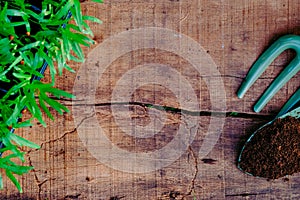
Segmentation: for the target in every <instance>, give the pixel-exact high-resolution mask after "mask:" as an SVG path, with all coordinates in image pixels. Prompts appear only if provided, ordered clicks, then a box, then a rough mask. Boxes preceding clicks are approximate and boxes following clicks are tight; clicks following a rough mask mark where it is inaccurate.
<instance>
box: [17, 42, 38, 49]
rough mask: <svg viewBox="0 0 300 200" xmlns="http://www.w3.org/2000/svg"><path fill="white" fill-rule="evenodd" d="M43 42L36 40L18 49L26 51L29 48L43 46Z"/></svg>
mask: <svg viewBox="0 0 300 200" xmlns="http://www.w3.org/2000/svg"><path fill="white" fill-rule="evenodd" d="M41 44H42V42H41V41H36V42H33V43H31V44H27V45H25V46H24V47H22V48H20V49H18V51H25V50H28V49H32V48H34V47H39V46H41Z"/></svg>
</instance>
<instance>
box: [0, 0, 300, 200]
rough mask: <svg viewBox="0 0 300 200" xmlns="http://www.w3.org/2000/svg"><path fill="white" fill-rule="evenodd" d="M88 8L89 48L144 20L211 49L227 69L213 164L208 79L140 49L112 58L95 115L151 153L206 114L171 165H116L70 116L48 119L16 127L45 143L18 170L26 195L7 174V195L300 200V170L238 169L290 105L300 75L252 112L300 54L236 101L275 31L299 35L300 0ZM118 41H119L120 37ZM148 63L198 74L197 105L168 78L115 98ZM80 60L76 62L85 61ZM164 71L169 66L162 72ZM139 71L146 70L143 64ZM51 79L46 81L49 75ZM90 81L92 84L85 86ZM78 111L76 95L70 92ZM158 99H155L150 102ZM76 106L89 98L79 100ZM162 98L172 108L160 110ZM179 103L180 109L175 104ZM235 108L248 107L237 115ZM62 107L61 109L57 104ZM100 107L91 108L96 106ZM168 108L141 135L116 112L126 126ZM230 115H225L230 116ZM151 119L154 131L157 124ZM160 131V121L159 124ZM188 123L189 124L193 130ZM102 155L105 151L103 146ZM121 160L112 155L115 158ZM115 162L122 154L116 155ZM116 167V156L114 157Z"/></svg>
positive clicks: (124, 141) (191, 77) (115, 135)
mask: <svg viewBox="0 0 300 200" xmlns="http://www.w3.org/2000/svg"><path fill="white" fill-rule="evenodd" d="M82 7H83V12H84V13H85V14H89V15H92V16H97V17H99V18H100V19H102V21H103V24H102V25H95V24H92V29H93V30H94V33H95V38H94V39H95V41H96V42H97V44H95V45H93V46H92V47H91V48H89V49H85V53H86V55H87V56H88V55H89V52H91V51H92V50H93V49H95V48H96V47H97V45H99V44H101V43H102V42H103V41H105V40H107V39H109V38H111V37H112V36H114V35H115V34H118V33H121V32H123V31H130V30H133V29H136V28H143V27H161V28H168V29H171V30H174V31H176V32H179V33H181V34H184V35H186V36H188V37H190V38H192V39H193V40H195V41H196V42H198V43H199V44H200V45H201V46H202V47H203V48H204V49H205V50H206V52H207V53H208V55H209V56H211V58H212V60H213V61H214V62H215V63H216V66H217V69H218V70H219V72H220V77H217V78H219V79H222V81H223V83H224V86H225V90H226V107H227V108H226V113H227V114H226V113H225V112H224V113H223V114H224V115H222V116H217V117H219V119H220V120H224V121H225V124H224V126H223V129H222V130H220V137H219V138H218V140H217V142H216V144H215V145H214V146H213V149H212V150H211V151H210V153H209V154H208V155H206V156H205V157H204V158H206V159H213V160H215V162H213V163H211V164H210V163H205V162H203V161H202V160H201V159H202V158H201V157H198V152H199V150H200V149H201V146H202V145H203V143H204V141H205V138H206V136H207V131H208V129H209V125H210V123H211V116H210V115H211V113H214V111H215V110H213V109H212V105H211V99H210V95H209V88H208V86H207V84H206V82H205V80H210V79H212V78H216V77H203V76H202V75H201V74H199V73H198V72H197V70H195V69H194V68H193V66H192V65H191V64H190V63H189V62H188V61H187V60H186V59H185V58H183V57H180V56H178V55H176V54H174V53H172V52H166V51H163V50H159V49H139V50H136V51H132V52H130V53H127V54H125V55H122V56H121V57H119V58H117V59H115V60H114V62H113V63H111V65H110V66H109V67H108V68H107V70H106V71H105V72H104V73H103V76H102V77H101V79H100V80H99V82H98V86H97V91H96V98H95V99H96V102H95V103H96V105H95V112H94V113H95V115H94V117H95V118H96V119H97V120H98V124H99V125H100V126H101V127H102V129H103V130H104V131H105V134H106V136H107V138H109V139H110V141H111V142H112V143H113V144H114V145H116V146H118V147H119V148H121V149H123V150H126V151H128V152H151V151H155V150H158V149H160V148H162V147H164V146H165V145H167V144H168V143H169V142H170V141H172V139H173V138H175V137H176V133H177V131H178V128H179V127H180V126H181V125H183V126H184V125H185V120H184V119H186V118H193V119H196V120H198V122H199V127H198V129H197V130H196V135H195V138H194V140H193V142H192V143H191V145H190V146H189V147H188V148H187V150H186V151H185V152H184V153H183V154H182V155H180V157H179V158H178V159H176V160H175V161H174V162H173V163H172V164H170V165H169V166H166V167H164V168H161V169H158V170H156V171H153V172H149V173H142V174H139V173H128V172H123V171H118V170H114V169H113V168H111V167H109V166H106V165H104V164H103V163H101V161H99V160H97V159H96V158H95V157H93V156H92V154H91V153H90V152H89V151H88V150H87V149H86V147H85V146H84V145H83V143H82V141H81V140H80V138H79V136H78V133H77V130H78V128H80V127H79V126H80V125H79V126H76V125H75V124H76V123H75V122H74V116H73V115H72V114H64V115H62V116H59V115H58V116H57V120H56V121H54V122H53V121H50V120H48V124H49V125H48V127H47V128H43V127H42V126H40V125H38V124H37V125H36V126H33V127H32V128H28V129H22V130H18V131H17V132H16V133H17V134H20V135H22V136H23V137H25V138H27V139H30V140H32V141H34V142H36V143H38V144H41V149H40V150H28V153H27V155H26V158H27V162H26V163H27V164H30V165H33V166H34V167H35V169H34V170H33V171H32V172H30V173H29V174H27V175H25V176H23V177H20V178H19V180H20V181H21V183H22V186H23V190H24V193H23V194H18V193H17V190H16V189H15V188H14V186H13V185H12V184H11V183H10V182H9V181H8V180H7V179H6V178H4V182H5V189H4V190H2V191H1V192H0V198H1V199H17V198H18V199H22V198H23V199H103V200H113V199H124V200H125V199H130V200H131V199H153V200H160V199H170V200H171V199H299V198H300V193H299V190H300V174H295V175H293V176H289V177H287V178H285V179H278V180H274V181H268V180H265V179H260V178H255V177H251V176H248V175H246V174H244V173H242V172H241V171H239V170H238V169H237V167H236V159H237V155H238V151H239V149H240V147H241V145H242V144H243V142H244V141H245V139H246V138H247V136H249V134H251V133H252V132H253V131H254V130H255V129H256V128H258V127H259V126H260V125H262V124H264V123H266V122H267V121H268V120H269V119H270V118H271V117H272V116H274V114H276V113H277V112H278V111H279V109H280V107H281V106H282V105H283V103H284V102H285V101H286V100H287V99H288V98H289V96H290V95H291V94H292V93H293V92H294V91H295V90H296V89H297V88H298V87H299V74H298V75H296V76H295V77H294V78H293V79H292V80H290V81H289V83H288V84H287V85H286V86H284V87H283V88H282V89H281V90H280V91H279V93H278V94H276V95H275V97H274V98H273V99H272V100H271V101H270V103H269V104H268V105H267V106H266V107H265V108H264V109H263V111H262V112H261V113H260V114H255V113H253V111H252V107H253V105H254V103H255V102H256V101H257V99H258V98H259V96H260V95H261V94H262V93H263V91H264V90H265V89H266V87H267V86H268V85H269V84H270V82H271V81H272V80H273V78H274V77H276V76H277V75H278V73H280V71H281V70H282V68H283V67H284V66H285V65H286V64H287V63H288V62H289V61H290V60H291V59H292V57H293V55H294V54H293V52H291V51H287V52H285V53H283V54H282V55H281V56H280V57H279V58H278V59H276V61H274V62H273V63H272V64H271V66H270V67H269V68H268V69H267V71H266V72H265V73H264V74H263V75H262V77H260V79H259V80H258V81H257V82H256V83H255V84H254V85H253V87H252V88H251V89H250V90H249V91H248V92H247V94H246V96H245V97H244V98H243V99H238V98H237V96H236V91H237V89H238V87H239V85H240V84H241V82H242V80H243V78H244V77H245V75H246V74H247V71H248V69H249V68H250V66H251V65H252V63H253V62H254V61H255V60H256V59H257V58H258V56H259V55H260V54H261V53H262V52H263V50H264V49H266V48H267V46H268V45H270V44H271V43H272V42H274V40H275V39H277V38H278V37H279V36H281V35H285V34H299V33H300V29H299V27H300V22H299V17H300V16H299V9H300V3H299V1H298V0H283V1H282V0H280V1H279V0H275V1H274V0H257V1H247V0H223V1H209V0H188V1H181V0H160V1H155V0H148V1H144V0H125V1H123V0H122V1H121V0H111V1H107V2H105V3H104V4H102V5H96V4H94V3H91V2H90V1H85V2H84V3H82ZM112 45H115V46H116V47H117V46H118V44H112ZM144 63H160V64H165V65H168V66H172V67H173V68H174V69H176V70H177V71H179V72H180V73H181V75H182V76H183V77H184V78H185V79H186V80H188V81H189V82H190V84H191V86H192V87H193V89H194V91H195V93H196V94H197V98H198V99H199V110H194V111H191V112H189V110H186V111H187V112H183V110H180V109H184V108H183V107H181V105H180V104H179V102H178V100H177V98H176V95H174V94H173V93H172V91H171V90H170V89H168V88H166V87H163V86H161V85H155V84H152V85H151V84H150V85H145V86H143V87H140V88H139V89H137V90H136V91H135V92H134V94H132V98H131V100H130V102H129V103H126V102H125V103H124V102H122V103H121V104H111V97H112V92H113V90H114V88H115V86H116V84H117V83H118V80H119V79H120V78H121V77H122V76H123V74H125V73H126V72H127V71H129V70H131V69H133V68H135V67H136V66H139V65H142V64H144ZM80 67H81V66H80V65H78V64H76V65H75V64H74V65H73V68H74V69H76V70H79V69H80ZM163 75H164V74H163ZM141 76H147V74H143V73H142V72H141ZM80 78H83V77H78V76H77V75H76V74H71V73H66V75H65V76H64V77H61V78H59V81H58V83H59V85H58V87H59V88H62V89H65V90H67V91H69V92H72V90H73V86H74V81H75V80H76V79H80ZM48 79H49V77H46V78H45V79H44V80H43V81H47V80H48ZM83 87H84V84H83ZM62 102H63V103H64V104H65V105H67V106H68V108H70V109H71V110H72V102H71V101H69V100H62ZM150 104H153V105H155V106H156V107H151V106H150V107H149V105H150ZM73 106H77V107H80V106H84V105H81V104H80V101H75V102H74V103H73ZM159 106H164V107H163V108H164V109H167V111H165V110H161V109H159V108H162V107H159ZM112 107H119V108H126V109H128V110H129V111H130V113H131V115H130V117H131V118H132V120H133V121H134V124H133V125H127V127H126V123H125V120H126V117H128V116H127V114H126V113H123V112H121V111H120V112H119V113H117V114H116V113H115V114H113V113H112ZM170 108H176V109H173V110H172V109H170ZM231 112H237V113H240V114H239V115H237V116H230V115H229V114H230V113H231ZM53 113H54V112H53ZM91 113H92V112H91ZM163 114H164V116H165V121H164V126H163V128H162V129H161V131H159V132H158V133H157V134H156V135H155V136H153V137H151V138H146V139H141V138H135V137H133V136H129V135H127V134H125V133H124V131H122V130H121V129H120V127H119V125H118V124H116V122H115V117H116V115H118V116H119V117H125V118H124V124H125V129H126V130H127V131H130V130H135V126H134V125H140V126H147V124H149V123H150V120H151V116H155V117H154V118H155V120H159V119H160V116H162V115H163ZM225 114H226V118H225V119H224V117H225ZM156 128H157V127H155V126H154V127H153V129H151V130H145V133H147V131H150V132H151V131H157V130H156ZM157 129H158V128H157ZM188 131H189V130H188V128H186V132H187V134H188V133H189V132H188ZM99 153H101V152H99ZM111 162H112V163H114V160H113V159H112V160H111ZM115 162H116V160H115ZM112 165H113V164H112Z"/></svg>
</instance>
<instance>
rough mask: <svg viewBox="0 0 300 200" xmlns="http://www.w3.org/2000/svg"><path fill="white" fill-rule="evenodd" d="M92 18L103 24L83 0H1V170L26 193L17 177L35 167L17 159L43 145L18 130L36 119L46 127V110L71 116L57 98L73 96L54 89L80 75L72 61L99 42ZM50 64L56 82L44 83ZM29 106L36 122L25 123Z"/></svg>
mask: <svg viewBox="0 0 300 200" xmlns="http://www.w3.org/2000/svg"><path fill="white" fill-rule="evenodd" d="M94 2H99V3H101V2H102V1H101V0H94ZM70 14H71V17H68V16H70ZM87 20H88V21H92V22H96V23H101V21H100V20H99V19H97V18H95V17H92V16H83V15H82V13H81V8H80V2H79V0H60V1H58V0H43V1H34V0H7V1H1V2H0V24H1V26H0V142H1V143H2V144H3V145H4V146H3V148H1V149H0V153H1V154H2V153H4V154H3V156H2V157H1V158H0V168H2V169H3V170H4V171H5V173H6V175H7V177H8V178H9V179H10V180H11V181H12V182H13V183H14V184H15V185H16V187H17V188H18V190H19V191H20V192H22V188H21V186H20V183H19V182H18V180H17V178H16V177H15V175H16V174H17V175H22V174H24V173H27V172H29V171H30V170H31V169H32V167H31V166H23V165H19V164H17V163H16V162H15V159H16V158H17V159H19V160H21V161H22V162H24V161H25V159H24V154H25V153H24V152H22V150H20V147H21V146H27V147H30V148H39V145H37V144H34V143H33V142H31V141H28V140H26V139H25V138H22V137H20V136H18V135H16V134H14V133H13V130H14V129H17V128H22V127H28V126H31V124H32V120H33V119H37V120H38V121H39V122H40V123H41V124H43V125H44V126H46V123H45V121H44V119H43V116H42V113H43V112H44V113H46V115H47V116H48V117H49V118H51V119H52V120H53V119H54V117H53V116H52V114H51V112H50V110H49V107H52V108H54V109H55V110H56V111H57V112H58V113H60V114H62V113H63V112H69V110H68V109H67V108H66V107H65V106H64V105H62V104H61V103H59V102H58V101H57V100H55V99H54V98H52V97H56V98H60V97H66V98H73V95H72V94H70V93H68V92H65V91H63V90H60V89H57V88H55V87H54V86H55V78H56V75H57V74H59V75H61V74H62V73H63V70H68V71H71V72H74V70H73V69H72V68H71V67H70V66H69V65H68V64H67V63H68V61H75V62H83V61H84V54H83V52H82V49H81V47H82V45H83V46H89V45H91V44H92V43H93V40H92V39H90V38H89V36H92V34H93V33H92V31H91V29H90V28H89V26H88V24H87V22H86V21H87ZM70 22H72V23H70ZM44 62H47V63H48V67H49V71H50V75H51V82H50V83H42V82H40V81H39V79H40V78H42V77H43V72H42V71H41V68H42V66H43V64H44ZM25 107H26V108H27V110H28V111H29V113H30V115H31V118H30V119H29V120H26V121H22V122H20V120H19V119H21V118H22V115H23V114H22V111H23V109H24V108H25ZM4 155H5V156H4ZM0 188H3V181H2V175H1V174H0Z"/></svg>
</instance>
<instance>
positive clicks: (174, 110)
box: [65, 102, 275, 120]
mask: <svg viewBox="0 0 300 200" xmlns="http://www.w3.org/2000/svg"><path fill="white" fill-rule="evenodd" d="M115 105H122V106H131V105H135V106H141V107H143V108H152V109H156V110H160V111H166V112H169V113H176V114H185V115H189V116H214V117H220V118H223V117H231V118H242V119H264V120H272V119H274V117H275V115H271V114H257V113H247V112H233V111H224V112H222V111H205V110H203V111H191V110H186V109H182V108H175V107H170V106H161V105H157V104H150V103H142V102H110V103H96V104H72V105H68V104H65V106H95V107H105V106H115Z"/></svg>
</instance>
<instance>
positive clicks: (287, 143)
mask: <svg viewBox="0 0 300 200" xmlns="http://www.w3.org/2000/svg"><path fill="white" fill-rule="evenodd" d="M239 167H240V168H241V169H242V170H244V171H245V172H248V173H250V174H252V175H254V176H259V177H265V178H268V179H277V178H280V177H283V176H285V175H292V174H293V173H297V172H300V119H296V118H293V117H286V118H284V119H277V120H275V121H274V122H273V123H272V124H270V125H267V126H265V127H264V128H262V129H260V130H259V131H258V132H257V133H256V134H255V136H254V137H253V138H252V139H251V141H250V142H249V143H248V144H247V145H246V147H245V148H244V150H243V152H242V155H241V160H240V162H239Z"/></svg>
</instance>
